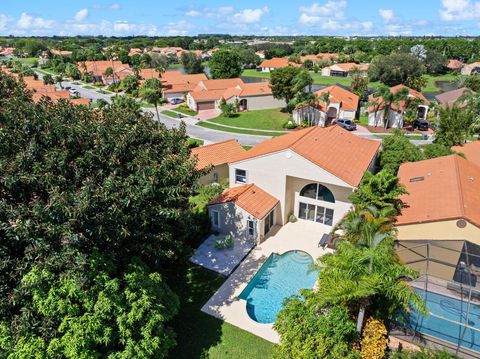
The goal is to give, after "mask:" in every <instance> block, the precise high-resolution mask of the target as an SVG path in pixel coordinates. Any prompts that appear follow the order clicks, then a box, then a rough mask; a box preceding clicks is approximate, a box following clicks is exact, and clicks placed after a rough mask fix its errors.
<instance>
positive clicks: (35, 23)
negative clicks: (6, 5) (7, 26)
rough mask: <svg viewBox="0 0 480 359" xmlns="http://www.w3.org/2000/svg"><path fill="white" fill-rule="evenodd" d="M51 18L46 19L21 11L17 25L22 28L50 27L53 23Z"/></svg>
mask: <svg viewBox="0 0 480 359" xmlns="http://www.w3.org/2000/svg"><path fill="white" fill-rule="evenodd" d="M54 23H55V22H54V21H53V20H46V19H44V18H42V17H36V16H33V15H29V14H27V13H26V12H23V13H22V14H21V15H20V18H19V19H18V21H17V27H18V28H19V29H22V30H32V31H36V30H42V29H51V28H52V27H53V25H54Z"/></svg>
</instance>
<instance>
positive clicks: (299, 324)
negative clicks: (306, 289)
mask: <svg viewBox="0 0 480 359" xmlns="http://www.w3.org/2000/svg"><path fill="white" fill-rule="evenodd" d="M274 328H275V330H276V331H277V332H278V333H279V334H280V337H281V342H280V345H279V346H278V347H277V350H276V353H275V357H276V358H279V359H297V358H302V359H303V358H305V359H316V358H332V359H344V358H345V359H355V358H359V357H360V355H359V353H358V352H357V351H354V350H352V347H353V344H354V343H355V342H356V340H357V339H358V333H357V332H356V330H355V323H354V322H353V321H352V319H351V318H350V316H349V313H348V310H347V309H346V308H344V307H342V306H332V307H328V308H321V307H319V306H318V303H317V298H316V295H315V293H305V300H302V299H300V298H296V297H294V298H292V299H290V300H288V301H287V302H286V304H285V307H284V308H283V309H282V311H280V313H279V314H278V316H277V320H276V322H275V324H274Z"/></svg>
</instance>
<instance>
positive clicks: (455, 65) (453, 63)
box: [447, 60, 465, 70]
mask: <svg viewBox="0 0 480 359" xmlns="http://www.w3.org/2000/svg"><path fill="white" fill-rule="evenodd" d="M463 66H465V64H464V63H463V62H462V61H459V60H448V64H447V67H448V68H449V69H451V70H459V69H461V68H462V67H463Z"/></svg>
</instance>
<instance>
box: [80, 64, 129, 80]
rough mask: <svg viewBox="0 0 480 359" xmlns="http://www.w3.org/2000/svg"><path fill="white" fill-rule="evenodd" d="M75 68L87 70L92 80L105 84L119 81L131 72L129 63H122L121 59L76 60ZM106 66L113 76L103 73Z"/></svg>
mask: <svg viewBox="0 0 480 359" xmlns="http://www.w3.org/2000/svg"><path fill="white" fill-rule="evenodd" d="M77 68H78V70H79V71H80V72H81V73H84V72H89V73H90V74H91V75H92V76H93V79H94V82H103V83H104V84H107V85H109V84H111V83H113V82H114V81H116V82H119V81H121V80H123V79H124V78H125V77H127V76H128V75H132V74H133V70H132V69H131V68H130V65H128V64H123V63H122V62H121V61H108V60H106V61H84V62H78V63H77ZM108 68H111V69H112V70H113V71H114V75H113V76H106V75H105V72H106V71H107V69H108Z"/></svg>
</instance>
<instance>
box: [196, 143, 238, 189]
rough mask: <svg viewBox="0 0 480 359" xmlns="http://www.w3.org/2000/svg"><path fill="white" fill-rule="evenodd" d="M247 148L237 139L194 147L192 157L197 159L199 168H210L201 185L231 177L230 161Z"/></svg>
mask: <svg viewBox="0 0 480 359" xmlns="http://www.w3.org/2000/svg"><path fill="white" fill-rule="evenodd" d="M245 151H246V150H245V149H244V148H243V147H242V146H241V145H240V144H239V143H238V142H237V141H235V140H227V141H222V142H216V143H212V144H209V145H205V146H200V147H195V148H192V151H191V153H190V155H191V157H192V158H195V159H196V160H197V166H196V168H197V170H204V169H206V168H210V170H209V171H208V173H207V174H205V175H203V176H202V177H200V179H199V181H198V182H199V184H200V185H206V184H212V183H221V182H222V181H226V180H228V178H229V171H228V163H229V162H232V161H235V160H236V159H237V158H239V157H240V156H242V155H243V154H244V153H245Z"/></svg>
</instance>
